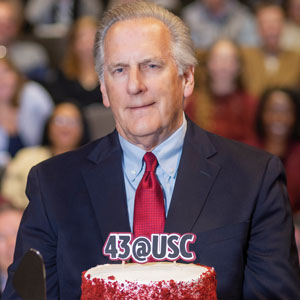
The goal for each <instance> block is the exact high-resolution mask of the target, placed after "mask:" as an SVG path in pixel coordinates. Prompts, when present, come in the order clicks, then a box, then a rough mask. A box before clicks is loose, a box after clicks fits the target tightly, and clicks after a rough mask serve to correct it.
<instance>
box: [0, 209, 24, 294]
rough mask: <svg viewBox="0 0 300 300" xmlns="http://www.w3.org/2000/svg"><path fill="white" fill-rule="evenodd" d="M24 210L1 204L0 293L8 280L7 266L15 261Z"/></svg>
mask: <svg viewBox="0 0 300 300" xmlns="http://www.w3.org/2000/svg"><path fill="white" fill-rule="evenodd" d="M21 217H22V212H21V211H20V210H18V209H16V208H14V207H12V206H11V205H9V204H6V203H1V205H0V295H1V292H2V291H3V289H4V287H5V283H6V280H7V268H8V266H9V265H10V264H11V263H12V261H13V254H14V249H15V244H16V237H17V232H18V228H19V225H20V221H21Z"/></svg>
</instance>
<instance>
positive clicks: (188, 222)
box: [165, 121, 220, 234]
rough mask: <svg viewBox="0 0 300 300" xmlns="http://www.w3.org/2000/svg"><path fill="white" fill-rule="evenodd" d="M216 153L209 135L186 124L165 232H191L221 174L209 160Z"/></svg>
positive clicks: (190, 123)
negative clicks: (186, 128)
mask: <svg viewBox="0 0 300 300" xmlns="http://www.w3.org/2000/svg"><path fill="white" fill-rule="evenodd" d="M216 153H217V151H216V149H215V147H214V145H213V144H212V142H211V141H210V139H209V136H208V134H207V133H206V132H205V131H204V130H202V129H201V128H199V127H197V126H196V125H195V124H193V123H192V122H191V121H189V122H188V130H187V134H186V137H185V141H184V146H183V151H182V156H181V161H180V165H179V169H178V174H177V179H176V183H175V188H174V191H173V196H172V201H171V205H170V208H169V212H168V216H167V220H166V225H165V232H168V233H171V232H178V233H182V234H183V233H187V232H192V230H193V225H194V224H195V222H196V221H197V219H198V218H199V217H200V215H201V211H202V208H203V206H204V204H205V201H206V199H207V197H208V194H209V192H210V190H211V188H212V186H213V184H214V182H215V179H216V177H217V175H218V173H219V171H220V166H219V165H217V164H215V163H214V162H212V161H211V160H210V159H209V158H211V157H212V156H214V155H215V154H216Z"/></svg>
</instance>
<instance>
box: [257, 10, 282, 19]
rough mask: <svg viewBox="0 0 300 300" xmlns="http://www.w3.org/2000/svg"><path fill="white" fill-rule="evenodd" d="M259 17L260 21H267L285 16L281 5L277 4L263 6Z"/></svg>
mask: <svg viewBox="0 0 300 300" xmlns="http://www.w3.org/2000/svg"><path fill="white" fill-rule="evenodd" d="M257 16H258V19H259V20H260V21H265V20H266V21H267V20H273V19H276V20H277V19H282V18H283V11H282V10H281V8H280V7H277V6H268V7H265V8H262V9H261V10H260V11H259V12H258V14H257Z"/></svg>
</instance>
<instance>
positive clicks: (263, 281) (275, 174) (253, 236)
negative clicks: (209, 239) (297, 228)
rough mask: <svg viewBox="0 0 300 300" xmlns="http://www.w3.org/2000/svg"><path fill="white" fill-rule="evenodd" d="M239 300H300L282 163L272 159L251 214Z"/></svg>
mask: <svg viewBox="0 0 300 300" xmlns="http://www.w3.org/2000/svg"><path fill="white" fill-rule="evenodd" d="M243 299H244V300H253V299H270V300H276V299H278V300H280V299H281V300H282V299H286V300H295V299H300V270H299V262H298V255H297V250H296V246H295V238H294V227H293V221H292V214H291V208H290V203H289V199H288V195H287V190H286V179H285V174H284V171H283V167H282V164H281V162H280V160H279V159H278V158H277V157H274V156H273V157H272V158H271V159H270V161H269V164H268V167H267V168H266V171H265V175H264V179H263V182H262V184H261V188H260V192H259V195H258V199H257V205H256V208H255V210H254V212H253V217H252V224H251V230H250V232H249V244H248V250H247V263H246V266H245V271H244V285H243Z"/></svg>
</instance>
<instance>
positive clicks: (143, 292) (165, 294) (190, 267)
mask: <svg viewBox="0 0 300 300" xmlns="http://www.w3.org/2000/svg"><path fill="white" fill-rule="evenodd" d="M81 290H82V296H81V300H91V299H93V300H97V299H102V300H112V299H114V300H116V299H118V300H146V299H147V300H148V299H155V300H164V299H168V300H183V299H185V300H193V299H197V300H216V299H217V295H216V273H215V271H214V269H213V268H210V267H205V266H200V265H195V264H181V263H170V262H157V263H146V264H135V263H129V264H113V265H108V264H107V265H99V266H97V267H95V268H91V269H89V270H88V271H86V272H83V274H82V285H81Z"/></svg>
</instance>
